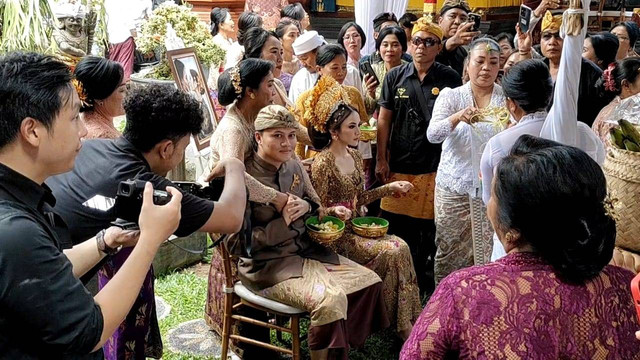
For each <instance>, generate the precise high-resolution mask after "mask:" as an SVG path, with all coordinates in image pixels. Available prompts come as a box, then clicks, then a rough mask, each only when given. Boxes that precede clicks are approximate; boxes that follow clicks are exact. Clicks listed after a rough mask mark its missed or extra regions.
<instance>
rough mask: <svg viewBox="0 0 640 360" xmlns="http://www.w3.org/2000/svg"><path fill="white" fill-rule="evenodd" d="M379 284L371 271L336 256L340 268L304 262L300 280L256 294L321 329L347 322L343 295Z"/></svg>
mask: <svg viewBox="0 0 640 360" xmlns="http://www.w3.org/2000/svg"><path fill="white" fill-rule="evenodd" d="M378 282H380V278H379V277H378V276H377V275H376V274H375V273H374V272H373V271H371V270H369V269H367V268H365V267H363V266H360V265H358V264H356V263H355V262H353V261H351V260H349V259H347V258H345V257H342V256H340V264H339V265H334V264H327V263H322V262H320V261H317V260H312V259H305V260H304V264H303V266H302V277H296V278H291V279H288V280H285V281H282V282H279V283H277V284H275V285H274V286H272V287H269V288H266V289H263V290H260V292H259V294H260V295H262V296H264V297H267V298H269V299H273V300H276V301H279V302H282V303H285V304H288V305H291V306H293V307H296V308H298V309H304V310H306V311H308V312H309V314H310V315H311V325H313V326H321V325H326V324H329V323H332V322H334V321H338V320H341V319H346V318H347V305H348V304H347V295H348V294H352V293H355V292H356V291H359V290H362V289H364V288H366V287H368V286H371V285H373V284H376V283H378Z"/></svg>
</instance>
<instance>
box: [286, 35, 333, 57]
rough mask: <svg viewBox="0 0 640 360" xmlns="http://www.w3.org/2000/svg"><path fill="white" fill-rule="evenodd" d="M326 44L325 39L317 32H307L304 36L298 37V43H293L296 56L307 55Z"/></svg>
mask: <svg viewBox="0 0 640 360" xmlns="http://www.w3.org/2000/svg"><path fill="white" fill-rule="evenodd" d="M326 43H327V42H326V41H325V40H324V37H323V36H322V35H320V34H318V32H317V31H315V30H312V31H306V32H305V33H303V34H302V35H300V36H298V38H297V39H296V41H294V42H293V53H294V54H295V55H296V56H297V55H302V54H306V53H308V52H309V51H313V50H315V49H317V48H319V47H320V46H322V45H324V44H326Z"/></svg>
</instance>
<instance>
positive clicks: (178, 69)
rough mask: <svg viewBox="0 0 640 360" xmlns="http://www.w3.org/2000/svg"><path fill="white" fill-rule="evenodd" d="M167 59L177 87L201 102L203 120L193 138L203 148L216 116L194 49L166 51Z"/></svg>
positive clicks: (207, 144)
mask: <svg viewBox="0 0 640 360" xmlns="http://www.w3.org/2000/svg"><path fill="white" fill-rule="evenodd" d="M167 60H168V61H169V67H171V73H172V74H173V79H174V80H175V82H176V86H177V87H178V89H180V90H183V91H185V92H187V93H189V94H191V96H193V97H194V98H195V99H196V100H198V102H200V104H201V108H202V112H203V117H204V122H203V123H202V130H201V131H200V133H198V134H197V135H196V136H195V137H194V140H195V143H196V146H197V147H198V150H202V149H205V148H206V147H208V146H209V141H210V140H211V135H213V132H214V131H215V129H216V127H217V125H218V118H217V115H216V112H215V110H214V109H215V107H214V105H213V101H212V100H211V97H210V95H209V88H208V87H207V80H206V78H205V76H204V72H203V71H202V66H201V65H200V61H198V56H196V50H195V49H194V48H185V49H178V50H171V51H167Z"/></svg>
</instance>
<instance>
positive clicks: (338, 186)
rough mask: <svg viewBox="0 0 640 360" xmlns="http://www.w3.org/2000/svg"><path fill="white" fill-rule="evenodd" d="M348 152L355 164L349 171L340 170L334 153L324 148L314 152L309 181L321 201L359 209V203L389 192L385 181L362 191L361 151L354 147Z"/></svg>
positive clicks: (365, 203) (367, 201) (364, 203)
mask: <svg viewBox="0 0 640 360" xmlns="http://www.w3.org/2000/svg"><path fill="white" fill-rule="evenodd" d="M349 154H351V156H352V157H353V161H354V162H355V168H356V169H355V170H354V171H353V173H351V174H343V173H342V172H340V169H338V167H337V166H336V158H335V156H333V153H332V152H331V151H329V150H328V149H325V150H323V151H321V152H320V153H319V154H318V155H316V156H315V158H314V161H313V165H312V166H311V181H312V183H313V185H314V187H315V189H316V192H317V193H318V196H320V199H321V200H322V205H324V206H325V207H331V206H338V205H342V206H345V207H347V208H349V209H350V210H356V209H357V210H360V209H361V208H362V206H366V205H368V204H370V203H371V202H373V201H375V200H377V199H380V198H383V197H385V196H389V195H391V194H392V193H393V192H392V191H391V189H390V187H389V185H388V184H387V185H383V186H380V187H378V188H375V189H372V190H366V191H365V190H364V169H363V165H362V155H360V153H359V152H358V151H357V150H355V149H349ZM360 215H364V213H360ZM354 217H355V216H354Z"/></svg>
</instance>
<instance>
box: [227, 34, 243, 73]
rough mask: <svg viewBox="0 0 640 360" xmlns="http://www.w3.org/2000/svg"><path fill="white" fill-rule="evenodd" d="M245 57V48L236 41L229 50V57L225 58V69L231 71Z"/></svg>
mask: <svg viewBox="0 0 640 360" xmlns="http://www.w3.org/2000/svg"><path fill="white" fill-rule="evenodd" d="M243 56H244V46H242V45H240V44H238V42H237V41H235V42H234V43H233V44H231V47H230V48H229V50H227V55H226V57H225V64H224V69H225V70H227V69H230V68H232V67H234V66H236V65H238V64H239V63H240V61H242V57H243Z"/></svg>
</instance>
